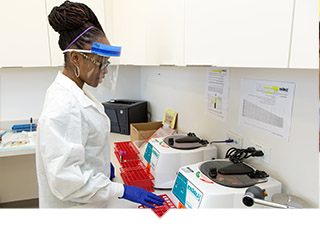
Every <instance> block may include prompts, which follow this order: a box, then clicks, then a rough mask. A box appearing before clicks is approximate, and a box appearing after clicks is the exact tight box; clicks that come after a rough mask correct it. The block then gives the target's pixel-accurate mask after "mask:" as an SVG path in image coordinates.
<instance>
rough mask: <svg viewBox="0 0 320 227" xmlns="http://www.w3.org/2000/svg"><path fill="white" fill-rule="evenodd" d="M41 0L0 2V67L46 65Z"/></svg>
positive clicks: (45, 33) (47, 63)
mask: <svg viewBox="0 0 320 227" xmlns="http://www.w3.org/2000/svg"><path fill="white" fill-rule="evenodd" d="M45 12H46V10H45V1H43V0H33V2H32V3H31V2H30V1H21V0H10V1H1V7H0V25H1V26H0V27H1V38H0V53H1V54H0V67H44V66H50V54H49V48H48V44H49V42H48V30H47V16H46V14H45Z"/></svg>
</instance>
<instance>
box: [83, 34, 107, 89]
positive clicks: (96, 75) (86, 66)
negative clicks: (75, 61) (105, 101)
mask: <svg viewBox="0 0 320 227" xmlns="http://www.w3.org/2000/svg"><path fill="white" fill-rule="evenodd" d="M96 42H97V43H102V44H105V45H110V42H109V41H108V40H107V38H106V37H99V38H98V39H97V40H96ZM91 45H92V44H91ZM91 45H88V46H86V48H85V49H91ZM85 55H87V56H88V57H90V58H92V59H94V60H95V61H97V62H99V63H104V62H106V61H108V60H109V57H102V56H100V55H97V54H92V53H85ZM79 68H80V79H81V80H82V81H83V82H85V83H86V84H88V85H90V86H91V87H97V86H98V85H99V83H101V82H102V80H103V78H104V74H107V73H108V69H107V68H105V69H102V70H101V69H100V68H99V66H98V65H96V64H94V63H92V62H91V61H90V60H88V59H87V58H85V57H84V56H82V55H80V57H79Z"/></svg>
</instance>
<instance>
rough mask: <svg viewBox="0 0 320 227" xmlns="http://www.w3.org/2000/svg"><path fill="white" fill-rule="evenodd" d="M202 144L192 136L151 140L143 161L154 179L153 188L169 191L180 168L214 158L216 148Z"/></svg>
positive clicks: (175, 136) (174, 136)
mask: <svg viewBox="0 0 320 227" xmlns="http://www.w3.org/2000/svg"><path fill="white" fill-rule="evenodd" d="M199 142H200V143H199ZM202 142H203V141H202V140H200V139H199V138H197V137H196V136H195V135H194V134H193V135H189V134H188V136H187V135H173V136H168V137H165V138H153V139H151V140H150V141H149V142H148V144H147V147H146V150H145V153H144V159H145V160H146V162H147V167H148V169H149V170H150V172H151V174H152V175H153V177H154V181H153V183H154V186H153V187H154V188H156V189H171V188H172V186H173V183H174V180H175V177H176V175H177V173H178V171H179V168H180V167H182V166H184V165H190V164H193V163H198V162H201V161H204V160H212V159H214V158H216V157H217V148H216V147H215V146H214V145H211V144H208V143H202Z"/></svg>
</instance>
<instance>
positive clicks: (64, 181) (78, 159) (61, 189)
mask: <svg viewBox="0 0 320 227" xmlns="http://www.w3.org/2000/svg"><path fill="white" fill-rule="evenodd" d="M57 108H59V107H57ZM52 112H53V113H52V114H49V115H47V116H45V117H44V118H43V119H41V121H40V122H39V125H40V128H39V129H40V133H39V136H40V154H41V158H42V162H43V165H44V168H45V172H46V176H47V179H48V184H49V187H50V190H51V192H52V193H53V194H54V195H55V196H56V197H57V198H59V199H60V200H62V201H72V202H77V203H92V202H97V201H102V200H107V199H109V198H111V197H121V196H122V195H123V191H124V188H123V185H122V184H120V183H115V182H111V181H110V179H109V177H108V176H106V175H105V174H103V173H101V172H100V173H99V172H98V173H94V171H93V169H92V168H91V166H90V164H88V163H85V148H84V146H83V141H82V140H83V138H82V137H83V135H84V134H85V133H86V132H84V131H86V130H85V128H84V125H83V124H85V123H84V122H83V121H82V120H81V118H83V116H82V115H81V111H79V109H77V106H75V105H71V106H70V105H64V106H61V107H60V110H59V111H56V113H54V111H52ZM106 168H108V167H106Z"/></svg>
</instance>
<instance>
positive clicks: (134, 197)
mask: <svg viewBox="0 0 320 227" xmlns="http://www.w3.org/2000/svg"><path fill="white" fill-rule="evenodd" d="M119 199H127V200H130V201H132V202H135V203H141V204H142V205H145V206H147V207H150V208H155V207H154V206H152V205H151V204H150V203H153V204H157V205H159V206H161V205H162V204H163V202H164V199H162V198H160V197H159V196H157V195H155V194H153V193H151V192H148V191H146V190H144V189H142V188H139V187H135V186H131V185H125V184H124V193H123V196H122V197H120V198H119Z"/></svg>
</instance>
